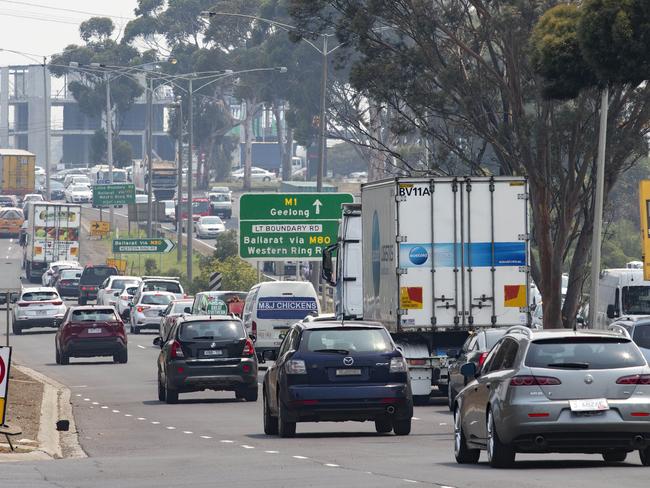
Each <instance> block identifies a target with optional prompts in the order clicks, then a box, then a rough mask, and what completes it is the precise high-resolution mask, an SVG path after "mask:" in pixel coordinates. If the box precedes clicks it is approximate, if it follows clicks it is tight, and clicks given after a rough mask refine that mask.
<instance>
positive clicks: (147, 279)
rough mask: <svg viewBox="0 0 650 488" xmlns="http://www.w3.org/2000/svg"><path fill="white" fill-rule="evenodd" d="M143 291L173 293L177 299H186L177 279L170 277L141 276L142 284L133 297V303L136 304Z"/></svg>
mask: <svg viewBox="0 0 650 488" xmlns="http://www.w3.org/2000/svg"><path fill="white" fill-rule="evenodd" d="M145 291H167V292H169V293H173V294H174V295H175V296H176V298H177V299H181V298H186V296H185V290H183V285H181V282H180V281H179V279H178V278H175V277H171V276H143V277H142V283H140V285H139V286H138V289H137V291H136V292H135V294H134V295H133V303H137V301H138V300H139V299H140V295H141V294H142V292H145Z"/></svg>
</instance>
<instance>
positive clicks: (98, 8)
mask: <svg viewBox="0 0 650 488" xmlns="http://www.w3.org/2000/svg"><path fill="white" fill-rule="evenodd" d="M137 3H138V2H137V0H0V48H1V49H11V50H14V51H22V52H25V53H30V54H37V55H38V56H44V55H50V54H53V53H56V52H60V51H62V50H63V49H64V48H65V47H66V46H67V45H68V44H79V43H81V42H82V41H81V39H80V38H79V24H80V23H81V22H83V21H84V20H86V19H88V18H89V17H93V16H96V15H100V16H106V17H112V19H113V22H114V23H115V25H116V26H117V29H116V31H119V30H120V29H121V28H124V26H125V25H126V23H127V22H128V19H130V18H132V17H133V16H134V15H133V9H134V8H135V7H136V6H137ZM39 62H42V61H40V60H39ZM8 64H33V61H31V60H30V59H29V58H26V57H25V56H19V55H15V54H11V53H7V52H3V51H0V66H6V65H8Z"/></svg>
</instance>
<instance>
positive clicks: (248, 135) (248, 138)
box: [244, 100, 255, 191]
mask: <svg viewBox="0 0 650 488" xmlns="http://www.w3.org/2000/svg"><path fill="white" fill-rule="evenodd" d="M244 103H245V105H246V117H245V118H244V190H245V191H250V189H251V166H252V165H253V116H254V109H253V107H254V106H255V103H254V100H245V102H244Z"/></svg>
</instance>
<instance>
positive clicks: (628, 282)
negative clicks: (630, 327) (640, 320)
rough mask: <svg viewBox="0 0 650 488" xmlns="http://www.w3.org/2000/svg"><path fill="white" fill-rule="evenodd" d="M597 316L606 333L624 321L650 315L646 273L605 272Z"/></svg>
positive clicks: (600, 327)
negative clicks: (624, 319)
mask: <svg viewBox="0 0 650 488" xmlns="http://www.w3.org/2000/svg"><path fill="white" fill-rule="evenodd" d="M596 314H597V315H596V328H597V329H606V328H607V327H608V326H609V325H610V324H611V323H612V322H614V321H615V320H620V319H621V318H623V317H626V318H630V319H633V318H635V317H640V316H644V315H650V281H644V279H643V269H635V268H619V269H604V270H602V271H601V273H600V280H599V282H598V310H597V311H596Z"/></svg>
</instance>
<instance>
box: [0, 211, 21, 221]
mask: <svg viewBox="0 0 650 488" xmlns="http://www.w3.org/2000/svg"><path fill="white" fill-rule="evenodd" d="M0 219H7V220H10V219H13V220H17V219H20V220H22V219H23V213H22V212H20V211H18V210H0Z"/></svg>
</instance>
